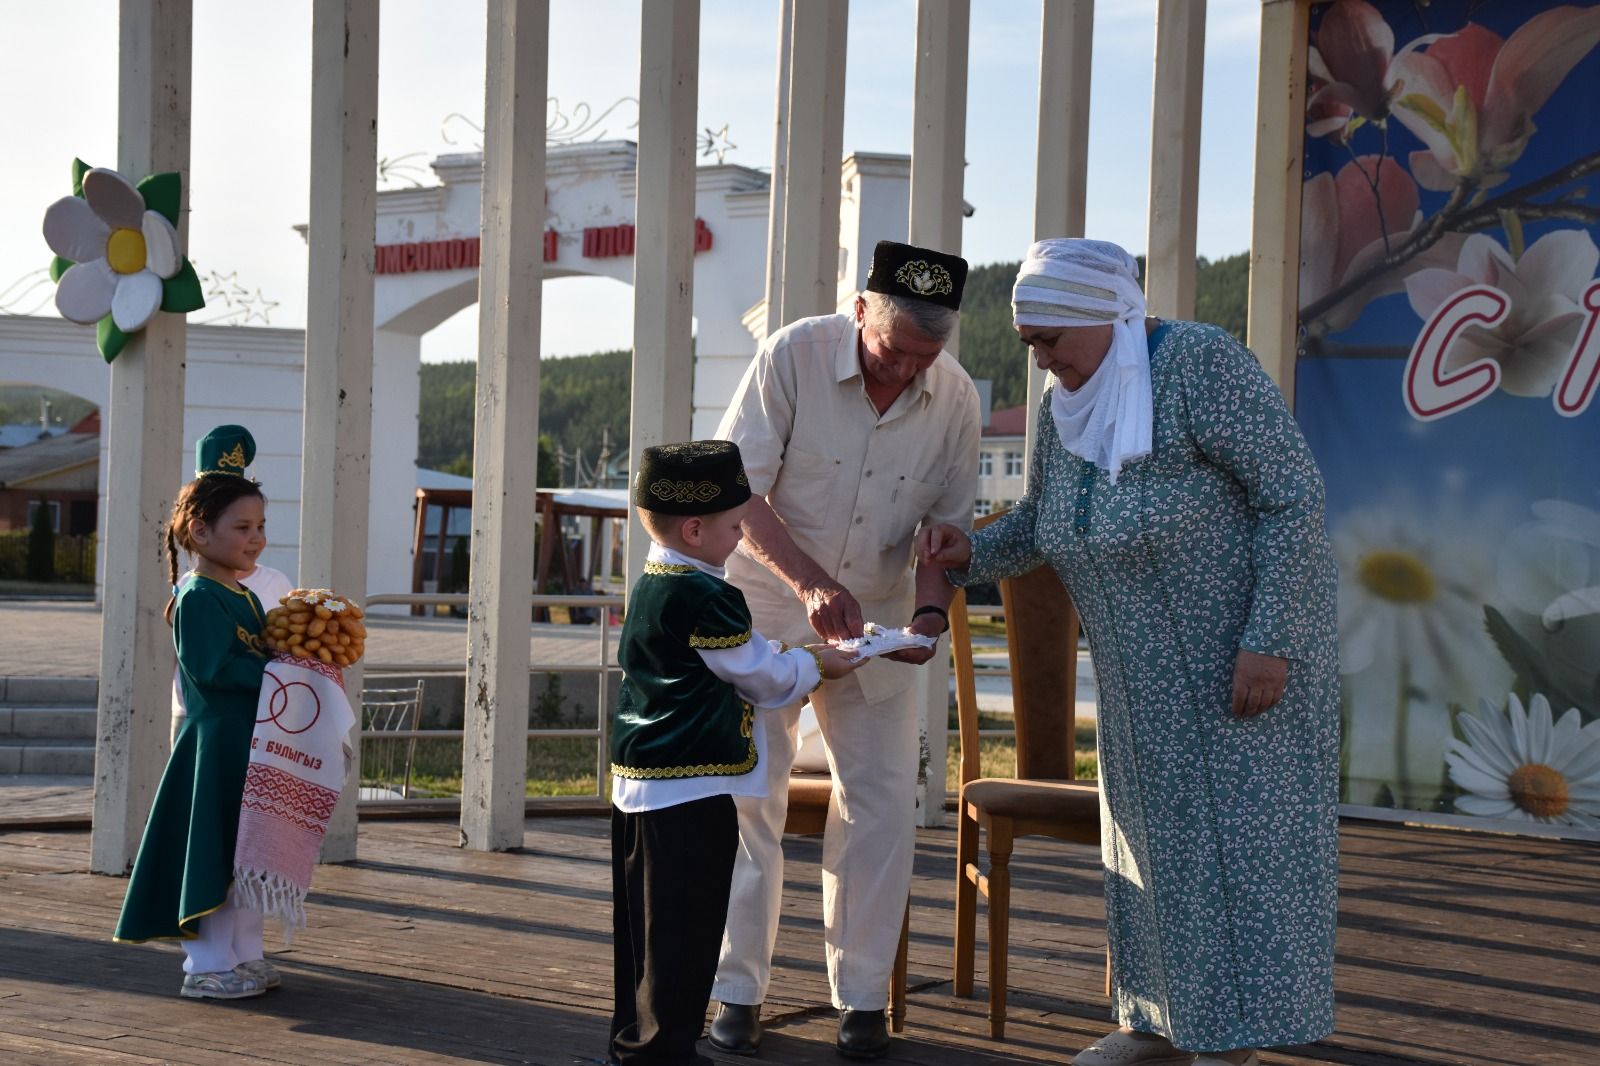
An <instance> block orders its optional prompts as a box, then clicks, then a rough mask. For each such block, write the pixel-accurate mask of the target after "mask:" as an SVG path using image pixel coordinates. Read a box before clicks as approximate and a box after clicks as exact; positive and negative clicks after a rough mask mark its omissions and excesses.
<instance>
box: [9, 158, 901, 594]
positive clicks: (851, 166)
mask: <svg viewBox="0 0 1600 1066" xmlns="http://www.w3.org/2000/svg"><path fill="white" fill-rule="evenodd" d="M548 152H549V155H548V166H547V169H546V179H545V224H544V248H543V259H544V267H545V279H546V281H552V280H556V279H560V278H564V277H574V276H582V275H592V276H602V277H610V278H615V279H617V280H619V281H623V282H628V283H631V282H632V281H633V264H634V260H633V236H634V234H633V220H634V198H635V176H636V170H637V160H638V146H637V145H635V144H634V143H633V142H630V141H600V142H592V143H587V144H578V145H564V146H551V147H550V148H549V150H548ZM433 171H434V173H435V174H436V175H437V176H438V179H439V181H438V184H436V185H430V186H427V187H423V188H416V189H395V190H388V191H383V192H380V193H379V194H378V206H377V229H376V234H377V240H376V245H377V247H376V249H375V256H376V266H377V277H376V279H375V283H374V300H373V303H374V315H373V319H374V321H373V373H372V448H371V452H370V455H371V464H372V467H371V470H372V473H371V482H370V500H369V504H370V508H371V509H370V512H369V524H368V530H369V532H368V551H367V589H368V592H369V594H376V593H385V592H406V591H409V590H410V589H411V580H412V548H413V542H414V536H415V522H416V518H415V514H414V502H415V490H416V489H417V487H418V480H417V478H418V472H417V469H416V455H417V412H418V407H419V399H420V397H419V388H420V385H419V381H420V373H419V368H420V366H421V352H422V336H423V334H425V333H427V332H428V331H429V330H431V329H433V328H435V327H436V326H438V325H440V324H441V323H442V322H444V321H445V320H446V319H447V318H449V317H450V316H451V315H453V314H455V313H456V312H458V311H460V310H462V309H463V308H465V307H468V306H471V305H472V304H474V303H476V302H477V299H478V284H479V276H478V259H479V250H480V239H479V226H480V219H481V217H482V203H481V191H482V174H483V166H482V158H481V156H480V155H478V154H477V153H471V154H463V155H445V156H440V157H439V158H438V159H436V160H434V162H433ZM695 177H696V181H695V190H696V195H695V219H696V226H695V256H694V264H695V266H694V274H695V277H694V318H695V361H694V388H693V397H694V413H693V427H694V428H693V432H694V435H695V436H696V437H704V436H710V435H711V434H712V432H713V431H714V430H715V428H716V425H717V422H718V421H719V420H720V418H721V416H722V412H723V409H724V408H725V407H726V406H727V403H728V400H729V399H730V398H731V397H732V394H733V390H734V388H735V387H736V386H737V384H738V382H739V379H740V377H741V375H742V374H743V373H744V369H745V367H746V365H747V364H748V363H749V360H750V358H751V356H752V355H754V353H755V350H756V347H757V345H758V344H759V342H760V341H761V340H762V339H763V338H764V337H765V335H766V304H765V298H764V293H765V286H766V259H767V240H768V234H767V213H768V208H769V201H770V189H769V185H770V179H769V178H768V176H767V175H766V174H765V173H763V172H761V171H757V170H752V169H750V168H748V167H742V166H736V165H733V164H719V165H715V166H705V167H700V168H698V169H697V171H696V174H695ZM909 177H910V159H909V157H907V156H897V155H871V154H865V153H855V154H852V155H849V156H847V157H846V158H845V160H844V166H843V173H842V179H841V181H842V185H841V207H840V245H841V247H840V254H839V267H838V278H837V283H838V302H839V307H840V308H841V309H844V308H847V307H848V306H849V303H850V301H851V300H852V299H853V298H854V296H855V293H856V292H857V291H858V290H859V289H860V288H862V287H863V286H865V284H866V274H867V267H868V266H869V265H870V261H871V250H872V248H873V246H874V245H875V244H876V243H877V242H878V241H879V240H883V239H890V240H905V239H906V227H907V219H908V217H909V212H910V191H909ZM300 229H301V230H302V232H305V230H306V227H300ZM187 363H188V373H187V375H186V379H185V404H184V417H183V441H184V444H183V459H182V462H183V466H182V467H181V469H183V470H190V469H192V468H193V447H194V441H195V440H197V439H198V438H199V437H200V436H202V435H203V434H204V433H205V432H206V431H207V430H208V429H210V428H211V427H212V426H216V425H220V424H223V423H230V422H233V423H238V424H241V425H244V426H246V427H247V428H249V430H250V431H251V433H253V434H254V435H255V437H256V442H257V445H258V451H257V454H256V461H255V465H254V467H253V468H252V470H251V473H252V475H253V476H254V477H256V478H258V479H259V480H260V481H261V482H262V484H263V486H264V488H265V490H266V493H267V497H268V500H269V505H270V506H269V511H268V535H269V539H270V542H271V546H270V547H269V548H268V550H267V552H266V554H265V556H264V558H263V561H264V562H266V563H267V564H268V565H270V566H275V567H277V568H279V569H281V570H283V571H284V572H286V573H289V574H291V575H292V574H296V573H298V572H299V548H300V546H299V535H300V489H301V450H302V437H303V432H302V412H303V408H304V403H305V397H304V389H305V333H304V331H302V330H297V329H267V328H253V327H242V326H199V325H190V326H189V327H188V359H187ZM0 381H7V382H23V383H28V384H33V385H43V386H47V387H50V388H55V389H61V390H63V391H66V392H70V393H72V394H74V395H77V396H81V397H83V398H84V399H86V400H90V401H92V402H93V403H95V404H97V405H99V406H100V407H101V408H102V410H104V409H105V408H106V406H107V404H108V401H109V389H110V378H109V375H108V374H107V373H106V366H105V363H104V361H102V359H101V358H100V355H99V353H98V352H97V351H96V350H95V342H94V328H93V327H92V326H79V325H75V324H73V323H71V322H67V321H65V320H64V319H60V318H51V317H30V316H17V317H11V316H5V317H0ZM109 440H110V438H109V435H102V438H101V463H100V479H101V480H100V494H101V498H102V501H103V500H104V496H105V476H106V475H105V472H106V470H107V469H108V468H109V464H108V463H107V462H105V458H106V456H105V450H106V448H107V447H108V446H109ZM102 520H103V509H102Z"/></svg>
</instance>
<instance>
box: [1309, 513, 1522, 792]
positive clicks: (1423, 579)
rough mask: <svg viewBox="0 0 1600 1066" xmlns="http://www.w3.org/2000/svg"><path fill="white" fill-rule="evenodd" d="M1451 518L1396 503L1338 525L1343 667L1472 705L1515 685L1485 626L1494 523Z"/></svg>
mask: <svg viewBox="0 0 1600 1066" xmlns="http://www.w3.org/2000/svg"><path fill="white" fill-rule="evenodd" d="M1451 517H1452V518H1454V519H1456V520H1454V521H1446V520H1441V521H1437V522H1430V521H1428V520H1426V519H1424V518H1423V517H1422V515H1421V514H1420V513H1418V512H1417V511H1416V510H1414V509H1413V508H1410V507H1407V506H1405V505H1403V504H1398V503H1390V504H1386V505H1383V506H1379V507H1372V508H1363V509H1361V510H1357V511H1353V512H1351V513H1350V514H1348V515H1346V516H1344V517H1343V518H1341V519H1340V520H1339V521H1338V522H1337V523H1336V524H1335V525H1334V528H1333V530H1332V541H1333V549H1334V555H1335V557H1336V558H1337V560H1338V563H1339V652H1340V660H1341V666H1340V670H1341V672H1342V673H1345V674H1354V673H1360V672H1363V671H1368V670H1377V671H1378V672H1380V673H1382V674H1383V675H1384V676H1386V677H1388V678H1394V679H1398V677H1399V675H1400V674H1401V673H1402V672H1403V673H1404V674H1405V684H1407V685H1408V686H1410V687H1414V688H1417V689H1420V690H1422V691H1424V692H1426V693H1427V694H1428V695H1429V696H1431V697H1433V698H1434V699H1436V700H1438V701H1439V702H1440V703H1448V702H1456V703H1461V704H1465V705H1468V706H1470V705H1471V703H1472V701H1473V700H1476V699H1478V698H1479V697H1481V696H1482V695H1483V693H1485V692H1496V691H1501V690H1503V689H1504V688H1505V686H1506V685H1507V684H1508V683H1509V681H1510V670H1509V669H1508V668H1507V667H1506V666H1505V665H1504V663H1503V662H1502V661H1501V659H1500V656H1499V655H1498V654H1496V652H1495V648H1494V644H1493V643H1492V642H1491V641H1490V640H1489V637H1488V634H1487V633H1485V632H1484V628H1483V603H1484V597H1485V595H1486V594H1487V592H1488V590H1490V589H1492V588H1493V587H1494V577H1495V570H1494V549H1493V546H1492V540H1491V538H1490V537H1489V536H1488V535H1487V531H1486V530H1481V527H1482V525H1483V524H1485V522H1486V519H1485V518H1484V517H1483V516H1474V517H1473V519H1468V518H1467V516H1462V515H1457V516H1451ZM1475 530H1481V534H1482V535H1474V531H1475ZM1435 765H1437V764H1435Z"/></svg>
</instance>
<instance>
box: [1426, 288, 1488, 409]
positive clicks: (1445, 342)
mask: <svg viewBox="0 0 1600 1066" xmlns="http://www.w3.org/2000/svg"><path fill="white" fill-rule="evenodd" d="M1510 312H1511V298H1510V297H1508V296H1507V295H1506V294H1505V293H1503V292H1501V291H1500V290H1499V289H1496V288H1494V287H1493V286H1490V285H1473V286H1471V287H1469V288H1465V289H1462V290H1461V291H1460V292H1458V293H1456V294H1455V295H1454V296H1452V297H1450V299H1448V300H1446V301H1445V302H1444V304H1443V305H1441V306H1440V308H1439V309H1438V310H1437V311H1435V312H1434V313H1433V317H1432V318H1430V319H1429V320H1428V322H1427V325H1425V326H1423V328H1422V332H1421V333H1420V334H1418V336H1417V343H1416V344H1414V345H1413V346H1412V348H1411V355H1410V357H1409V358H1408V359H1407V360H1406V374H1405V400H1406V410H1408V411H1410V412H1411V415H1412V417H1413V418H1416V419H1417V420H1419V421H1422V422H1431V421H1433V420H1434V419H1436V418H1443V417H1444V416H1445V415H1449V414H1455V413H1456V412H1457V411H1461V410H1464V409H1465V408H1467V407H1470V406H1472V405H1473V404H1475V403H1477V402H1478V401H1480V400H1482V399H1483V398H1484V397H1486V396H1488V395H1489V394H1490V393H1492V392H1494V390H1495V389H1496V388H1497V387H1498V386H1499V384H1500V364H1498V363H1496V362H1495V361H1494V360H1493V359H1479V360H1478V361H1477V362H1475V363H1472V364H1471V365H1470V366H1464V367H1462V368H1461V369H1460V370H1458V371H1456V372H1455V373H1453V374H1451V375H1450V376H1449V377H1446V376H1445V373H1444V361H1445V356H1447V355H1448V354H1449V353H1450V346H1451V344H1453V343H1454V342H1455V339H1456V335H1457V334H1459V333H1460V332H1461V331H1462V330H1463V329H1465V328H1466V327H1467V326H1470V325H1474V324H1479V325H1482V326H1483V327H1484V328H1485V329H1492V328H1493V327H1495V326H1498V325H1499V324H1500V323H1501V322H1504V321H1505V318H1506V315H1508V314H1510Z"/></svg>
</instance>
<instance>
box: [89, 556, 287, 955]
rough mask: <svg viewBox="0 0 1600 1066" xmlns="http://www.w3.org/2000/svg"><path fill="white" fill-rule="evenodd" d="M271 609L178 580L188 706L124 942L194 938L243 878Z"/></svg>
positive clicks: (127, 910) (126, 902)
mask: <svg viewBox="0 0 1600 1066" xmlns="http://www.w3.org/2000/svg"><path fill="white" fill-rule="evenodd" d="M264 623H265V612H264V611H262V609H261V602H260V601H259V600H257V599H256V597H255V594H254V593H253V592H251V591H250V590H249V589H244V588H233V587H231V586H228V585H225V584H222V583H221V582H218V581H213V580H211V579H210V578H207V577H201V576H200V575H198V574H190V575H189V576H188V577H187V578H185V579H184V581H183V583H182V584H181V585H179V586H178V602H177V605H176V607H175V608H174V613H173V621H172V632H173V641H174V643H175V644H176V645H177V648H178V679H179V684H181V685H182V686H183V698H184V703H185V706H186V707H187V708H188V717H187V718H185V719H184V723H183V726H182V728H181V729H179V731H178V736H177V738H176V739H175V740H174V741H173V743H172V757H171V758H170V759H168V760H167V769H166V772H165V773H163V774H162V775H161V787H160V788H158V789H157V790H156V799H155V803H154V804H153V805H152V807H151V808H150V821H149V823H148V824H146V826H145V830H144V839H143V841H141V842H140V844H139V857H138V858H137V859H135V860H134V863H133V876H132V877H131V878H130V879H129V882H128V894H127V896H126V897H125V898H124V899H123V901H122V916H121V917H120V918H118V920H117V932H116V939H117V940H119V941H127V942H130V943H138V942H140V941H144V940H193V939H194V938H195V937H196V936H198V935H199V920H200V919H201V918H202V917H204V916H205V915H207V914H210V913H211V912H212V911H214V910H216V909H218V908H219V907H221V906H222V905H223V903H224V902H225V901H226V900H227V897H228V888H229V886H230V885H231V884H232V883H233V847H234V841H235V838H236V837H237V835H238V832H239V802H240V799H241V798H242V797H243V795H244V774H245V768H246V766H247V765H248V763H249V761H250V737H251V734H252V733H253V732H254V731H255V723H256V704H257V701H258V699H259V697H260V692H261V673H262V670H263V669H264V668H265V666H266V664H267V655H266V651H265V649H264V648H263V646H262V643H261V630H262V628H263V625H264Z"/></svg>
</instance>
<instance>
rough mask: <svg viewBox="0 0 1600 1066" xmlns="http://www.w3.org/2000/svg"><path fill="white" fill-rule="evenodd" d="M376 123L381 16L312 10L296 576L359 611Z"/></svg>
mask: <svg viewBox="0 0 1600 1066" xmlns="http://www.w3.org/2000/svg"><path fill="white" fill-rule="evenodd" d="M377 123H378V5H377V4H375V3H371V2H370V0H313V2H312V7H311V176H312V177H311V212H310V218H309V230H308V234H307V236H308V243H309V245H310V255H309V260H310V262H309V271H308V273H309V282H310V284H309V290H308V294H307V299H306V399H305V430H304V441H305V445H304V448H303V454H302V456H301V475H300V575H299V576H300V584H301V585H302V586H306V587H311V588H331V589H334V590H336V591H338V592H339V593H340V594H341V595H344V596H348V597H350V598H351V599H354V600H357V601H359V600H363V599H365V598H366V594H367V528H368V514H367V506H368V498H369V497H368V490H369V485H370V482H371V461H372V447H373V440H372V282H373V242H374V239H375V230H376V219H377V215H376V209H377V156H378V151H377V143H378V142H377ZM362 673H363V670H362V667H361V666H360V664H357V665H356V666H354V667H351V668H350V669H347V670H346V671H345V672H344V682H345V689H346V691H348V692H349V693H350V695H351V703H352V704H354V705H355V706H356V709H357V712H358V718H359V710H360V702H361V684H362ZM359 726H360V723H359V721H358V722H357V728H359ZM360 761H361V760H360V752H359V750H358V751H357V757H356V759H355V760H354V763H353V764H352V766H351V768H350V774H349V776H348V777H347V778H346V780H345V788H344V792H343V794H342V795H340V797H339V805H338V806H337V807H336V808H335V809H334V812H333V821H332V823H331V824H330V825H329V827H328V836H327V838H326V840H324V842H323V845H322V860H323V861H324V862H347V861H349V860H351V859H354V858H355V856H356V806H355V805H356V790H357V786H358V785H359V783H360V772H361V766H360Z"/></svg>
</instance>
